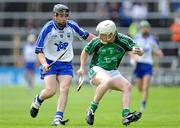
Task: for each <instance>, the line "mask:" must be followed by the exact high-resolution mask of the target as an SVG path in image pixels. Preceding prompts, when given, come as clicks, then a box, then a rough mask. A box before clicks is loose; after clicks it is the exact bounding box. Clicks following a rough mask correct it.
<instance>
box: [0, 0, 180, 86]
mask: <svg viewBox="0 0 180 128" xmlns="http://www.w3.org/2000/svg"><path fill="white" fill-rule="evenodd" d="M57 3H63V4H66V5H67V6H68V7H69V8H70V10H71V15H70V19H73V20H75V21H77V22H78V24H79V25H80V26H82V27H83V28H85V29H87V30H88V31H89V32H92V33H94V34H96V32H95V27H96V25H97V23H99V22H100V21H102V20H105V19H111V20H113V21H115V22H116V24H117V26H118V31H119V32H121V33H123V34H128V35H129V36H131V37H133V36H134V35H135V34H136V33H137V31H138V22H139V21H141V20H148V21H149V22H150V24H151V32H152V33H153V34H154V35H156V36H157V38H158V40H159V45H160V48H161V49H162V50H163V52H164V55H165V56H164V57H163V58H161V59H157V58H154V60H155V64H154V66H155V71H154V76H153V80H152V82H153V84H154V85H159V86H165V85H169V86H173V85H180V1H179V0H88V1H86V0H72V1H70V0H0V86H5V85H11V86H18V85H26V82H25V78H26V76H25V71H24V63H25V59H24V52H23V49H24V47H25V46H26V44H27V43H28V42H29V38H28V36H29V35H32V34H33V35H35V36H36V37H37V36H38V34H39V32H40V30H41V28H42V27H43V25H44V24H45V23H46V22H47V21H48V20H50V19H51V18H52V8H53V6H54V4H57ZM34 42H35V41H34ZM85 44H86V42H83V43H80V41H79V40H75V42H74V43H73V45H74V54H75V57H74V60H73V65H74V71H75V72H76V70H77V68H78V67H79V63H80V62H79V57H80V56H79V55H80V53H81V50H82V48H83V47H84V46H85ZM38 67H39V64H38V62H37V63H36V72H35V85H42V83H43V82H42V81H41V80H40V78H39V76H40V75H39V68H38ZM119 68H120V71H121V73H122V74H123V75H124V76H126V77H127V78H128V79H132V77H133V75H132V71H133V66H131V64H130V62H129V58H128V56H126V57H125V58H124V59H123V62H122V64H121V65H120V67H119ZM76 81H77V76H76V75H75V79H74V82H76ZM86 82H88V77H86Z"/></svg>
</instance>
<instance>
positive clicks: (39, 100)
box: [36, 95, 44, 104]
mask: <svg viewBox="0 0 180 128" xmlns="http://www.w3.org/2000/svg"><path fill="white" fill-rule="evenodd" d="M36 100H37V102H38V103H39V104H41V103H42V102H43V101H44V100H42V99H41V98H40V97H39V95H38V96H37V97H36Z"/></svg>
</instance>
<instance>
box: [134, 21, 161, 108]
mask: <svg viewBox="0 0 180 128" xmlns="http://www.w3.org/2000/svg"><path fill="white" fill-rule="evenodd" d="M139 26H140V33H139V34H137V35H136V36H135V38H134V40H135V42H136V43H137V45H138V46H140V47H142V48H143V50H144V54H143V55H142V56H135V55H133V56H132V59H133V60H134V62H136V68H135V71H134V74H135V76H136V78H137V85H138V89H139V91H140V92H142V94H143V97H142V102H141V111H143V110H144V109H145V107H146V103H147V99H148V92H149V85H150V80H151V76H152V72H153V54H154V55H156V56H158V57H162V56H163V52H162V50H161V49H160V47H159V45H158V42H157V39H156V37H155V36H154V35H152V34H151V33H150V24H149V22H148V21H145V20H144V21H141V22H140V25H139Z"/></svg>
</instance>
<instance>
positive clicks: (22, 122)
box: [0, 86, 180, 128]
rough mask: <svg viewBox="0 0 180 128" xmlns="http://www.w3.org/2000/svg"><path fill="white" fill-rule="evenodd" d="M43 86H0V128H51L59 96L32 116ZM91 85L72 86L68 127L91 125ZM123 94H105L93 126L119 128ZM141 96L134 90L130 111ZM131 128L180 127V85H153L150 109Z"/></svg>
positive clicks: (148, 107)
mask: <svg viewBox="0 0 180 128" xmlns="http://www.w3.org/2000/svg"><path fill="white" fill-rule="evenodd" d="M41 89H42V87H37V88H35V89H34V90H33V91H31V92H29V91H27V90H26V89H25V87H17V86H16V87H15V86H14V87H5V86H4V87H0V128H51V127H52V126H50V124H51V122H52V120H53V117H54V114H55V111H56V100H57V96H58V95H56V96H54V97H53V98H51V99H49V100H46V101H45V102H44V103H43V105H42V107H41V109H40V112H39V114H38V116H37V117H36V118H35V119H34V118H31V117H30V115H29V108H30V104H31V102H32V100H33V98H34V96H35V95H36V94H37V93H39V91H40V90H41ZM94 90H95V89H94V88H93V87H91V86H88V87H82V89H81V90H80V92H76V87H73V86H72V87H71V90H70V93H69V94H70V95H69V101H68V105H67V108H66V112H65V117H64V119H67V118H69V119H70V122H68V123H67V125H66V126H65V127H66V128H88V127H90V126H88V125H87V124H86V122H85V114H86V109H87V107H88V106H89V104H90V102H91V100H92V97H93V95H94ZM120 97H121V93H120V92H117V91H111V92H110V93H106V95H105V96H104V98H103V100H102V101H101V103H100V105H99V108H98V110H97V112H96V116H95V123H94V126H93V128H120V127H125V126H123V125H122V124H121V119H122V118H121V99H120ZM140 99H141V95H140V93H139V92H138V91H137V89H136V88H134V89H133V93H132V102H131V111H134V110H139V108H140ZM127 127H129V128H180V86H179V87H177V86H176V87H152V88H151V89H150V95H149V100H148V103H147V108H146V110H145V111H144V113H143V116H142V118H141V119H140V120H139V121H138V122H135V123H132V124H131V125H129V126H127Z"/></svg>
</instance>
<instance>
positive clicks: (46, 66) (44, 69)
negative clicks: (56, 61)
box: [37, 53, 49, 71]
mask: <svg viewBox="0 0 180 128" xmlns="http://www.w3.org/2000/svg"><path fill="white" fill-rule="evenodd" d="M37 58H38V60H39V62H40V63H41V64H42V66H43V71H47V70H48V66H49V65H48V64H47V62H46V58H45V56H44V54H43V53H38V54H37Z"/></svg>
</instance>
